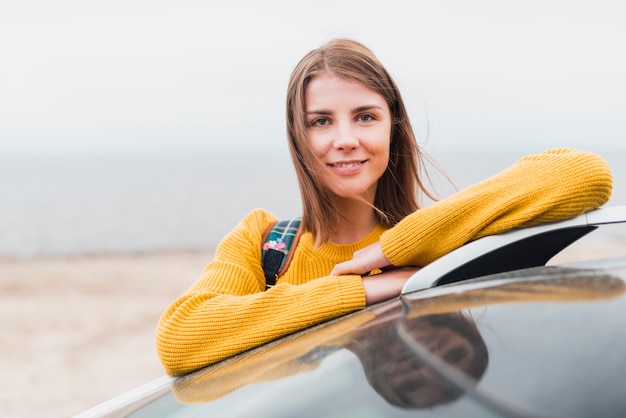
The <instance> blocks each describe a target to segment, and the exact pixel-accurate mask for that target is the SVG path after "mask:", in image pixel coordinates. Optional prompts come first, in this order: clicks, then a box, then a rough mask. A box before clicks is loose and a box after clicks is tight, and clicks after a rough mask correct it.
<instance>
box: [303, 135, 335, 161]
mask: <svg viewBox="0 0 626 418" xmlns="http://www.w3.org/2000/svg"><path fill="white" fill-rule="evenodd" d="M307 144H308V146H309V149H310V150H311V153H313V155H314V156H316V157H318V158H321V157H323V156H324V155H325V154H326V153H327V152H328V150H329V148H330V145H331V142H330V141H328V140H327V139H326V138H325V135H323V134H322V133H320V132H317V133H313V134H308V135H307Z"/></svg>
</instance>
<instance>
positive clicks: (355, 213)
mask: <svg viewBox="0 0 626 418" xmlns="http://www.w3.org/2000/svg"><path fill="white" fill-rule="evenodd" d="M338 203H339V204H338V209H339V211H340V213H341V215H342V219H341V220H340V223H339V225H337V229H336V231H335V233H333V234H332V235H331V236H330V240H331V241H332V242H334V243H336V244H352V243H354V242H357V241H360V240H362V239H363V238H365V237H366V236H367V235H368V234H369V233H370V232H372V230H373V229H374V228H375V227H376V225H378V220H377V219H376V216H375V213H374V209H372V207H371V206H368V205H367V204H364V203H363V202H358V201H355V200H354V199H343V200H341V201H340V202H338Z"/></svg>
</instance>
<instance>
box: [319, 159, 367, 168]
mask: <svg viewBox="0 0 626 418" xmlns="http://www.w3.org/2000/svg"><path fill="white" fill-rule="evenodd" d="M366 161H367V160H364V161H348V162H340V163H334V164H328V165H329V166H331V167H337V168H354V167H357V166H359V165H361V164H364V163H365V162H366Z"/></svg>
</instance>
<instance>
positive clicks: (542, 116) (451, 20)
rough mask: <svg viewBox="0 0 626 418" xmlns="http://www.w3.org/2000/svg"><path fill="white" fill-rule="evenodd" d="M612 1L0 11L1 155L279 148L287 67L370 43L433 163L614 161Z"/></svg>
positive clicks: (618, 49) (617, 42)
mask: <svg viewBox="0 0 626 418" xmlns="http://www.w3.org/2000/svg"><path fill="white" fill-rule="evenodd" d="M624 22H626V2H624V1H622V0H615V1H605V0H589V1H577V0H569V1H568V0H563V1H556V0H525V1H523V2H521V1H520V2H503V1H499V0H493V1H492V0H475V1H471V2H468V1H465V0H450V1H444V0H432V1H421V0H417V1H398V0H387V1H369V0H360V1H342V0H330V1H326V0H320V1H316V2H297V1H279V0H265V1H252V0H250V1H244V0H229V1H222V0H220V1H211V0H203V1H200V0H198V1H190V0H149V1H148V0H122V1H120V0H107V1H99V0H91V1H84V0H76V1H71V0H56V1H54V2H51V1H48V0H21V1H13V2H9V1H5V2H2V4H1V5H0V56H1V57H2V64H1V65H0V157H3V156H21V155H37V156H52V155H79V156H82V155H124V154H133V155H137V154H146V155H151V154H165V155H167V154H171V153H181V154H185V153H191V154H197V153H221V152H234V153H237V152H242V151H250V152H262V151H268V152H273V151H274V150H285V149H286V143H285V133H284V132H285V128H284V113H285V109H284V100H285V91H286V86H287V82H288V78H289V75H290V73H291V71H292V69H293V68H294V66H295V65H296V63H297V62H298V60H299V59H300V58H301V57H302V56H303V55H304V54H306V53H307V52H308V51H310V50H311V49H314V48H316V47H318V46H320V45H322V44H324V43H325V42H327V41H329V40H330V39H333V38H336V37H347V38H352V39H355V40H358V41H360V42H362V43H364V44H365V45H367V46H368V47H370V48H371V49H372V50H373V51H374V53H375V54H376V55H377V56H378V58H379V59H380V60H381V61H382V62H383V63H384V65H385V66H386V67H387V69H388V70H389V72H390V73H391V74H392V76H393V77H394V78H395V80H396V82H397V83H398V85H399V86H400V89H401V91H402V94H403V97H404V99H405V102H406V104H407V107H408V109H409V113H410V115H411V120H412V123H413V126H414V128H415V130H416V132H417V135H418V137H419V138H420V142H421V143H422V145H423V146H427V147H429V148H430V149H432V150H435V151H442V150H444V151H447V150H461V151H462V150H479V151H480V152H487V151H490V150H498V149H507V148H511V147H514V148H548V147H554V146H571V147H578V148H587V149H590V150H592V151H593V150H596V149H618V150H622V151H624V150H626V141H625V139H626V120H625V119H626V118H625V116H626V25H625V24H624Z"/></svg>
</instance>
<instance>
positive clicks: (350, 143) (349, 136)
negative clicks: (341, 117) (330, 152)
mask: <svg viewBox="0 0 626 418" xmlns="http://www.w3.org/2000/svg"><path fill="white" fill-rule="evenodd" d="M333 145H334V147H335V149H338V150H341V151H351V150H354V149H356V148H358V146H359V138H358V135H357V134H356V132H355V131H354V130H353V129H352V127H351V126H350V124H346V123H343V124H339V126H337V129H336V130H335V139H334V144H333Z"/></svg>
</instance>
